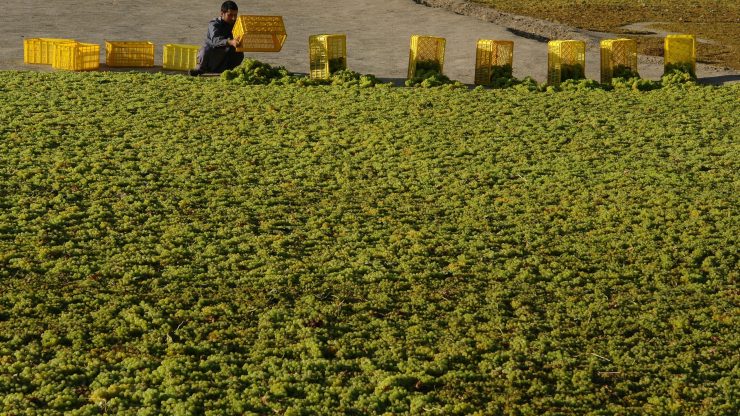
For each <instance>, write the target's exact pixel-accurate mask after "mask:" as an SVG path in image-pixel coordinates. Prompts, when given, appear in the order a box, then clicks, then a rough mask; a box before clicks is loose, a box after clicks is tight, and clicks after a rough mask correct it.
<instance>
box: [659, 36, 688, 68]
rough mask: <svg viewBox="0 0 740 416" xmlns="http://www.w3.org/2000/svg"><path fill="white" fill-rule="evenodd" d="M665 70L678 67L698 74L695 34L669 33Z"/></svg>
mask: <svg viewBox="0 0 740 416" xmlns="http://www.w3.org/2000/svg"><path fill="white" fill-rule="evenodd" d="M663 60H664V65H665V71H666V72H667V71H670V70H671V69H674V68H678V69H681V70H686V71H688V72H689V73H690V74H691V75H694V76H696V38H695V37H694V35H668V36H666V38H665V52H664V57H663Z"/></svg>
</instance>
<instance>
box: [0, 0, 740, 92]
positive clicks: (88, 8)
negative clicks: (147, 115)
mask: <svg viewBox="0 0 740 416" xmlns="http://www.w3.org/2000/svg"><path fill="white" fill-rule="evenodd" d="M417 1H420V2H423V3H427V4H428V5H430V6H436V7H428V6H427V5H424V4H417ZM239 3H241V4H240V7H241V10H240V13H242V14H266V15H271V14H276V15H282V16H283V17H284V21H285V25H286V30H287V32H288V39H287V41H286V43H285V45H284V47H283V50H282V51H281V52H279V53H256V54H250V55H251V56H253V57H255V58H256V59H259V60H262V61H265V62H269V63H271V64H277V65H284V66H286V67H287V68H288V69H289V70H291V71H294V72H303V73H305V72H307V71H308V36H309V35H312V34H320V33H345V34H347V48H348V65H349V67H350V68H351V69H354V70H355V71H358V72H362V73H372V74H375V75H377V76H379V77H381V78H384V79H394V80H397V81H400V80H402V79H403V78H405V75H406V67H407V65H408V49H409V38H410V36H411V35H413V34H428V35H435V36H442V37H445V38H446V39H447V54H446V62H445V73H446V74H447V75H448V76H450V77H451V78H453V79H457V80H460V81H462V82H465V83H472V82H473V71H474V66H475V43H476V41H477V40H478V39H500V40H513V41H514V42H515V49H514V75H515V76H517V77H524V76H527V75H530V76H532V77H534V78H535V79H537V80H540V81H543V80H544V79H545V76H546V69H547V46H546V43H545V42H544V41H543V37H545V38H547V37H548V36H547V34H550V35H553V34H554V35H557V36H555V37H557V38H564V37H567V38H579V39H584V40H587V41H588V42H589V44H590V45H591V46H590V48H589V50H588V52H587V61H586V72H587V75H588V76H589V77H590V78H593V79H598V78H599V63H598V62H599V51H598V47H597V46H596V45H597V41H598V39H599V38H600V37H606V36H607V35H606V34H594V33H591V32H585V31H579V30H576V29H571V28H567V27H565V26H562V25H556V24H552V23H549V22H543V21H538V20H536V19H530V18H526V17H521V16H512V15H507V14H503V13H499V12H496V11H491V10H490V9H489V10H481V9H480V6H475V5H471V4H468V3H466V2H464V1H456V0H453V1H450V0H424V1H422V0H367V1H357V0H333V1H326V0H301V1H297V0H293V1H268V0H250V1H248V2H247V1H241V2H240V1H237V4H239ZM220 4H221V0H217V1H206V2H204V1H202V0H171V1H167V2H165V1H155V2H144V1H140V0H97V1H92V0H55V1H53V2H48V1H44V0H25V1H23V2H14V3H13V5H12V6H6V7H4V8H3V9H4V10H3V14H2V15H0V69H3V70H4V69H31V70H42V71H47V70H51V69H50V68H49V67H45V66H37V65H24V64H23V38H24V37H61V38H74V39H77V40H80V41H83V42H92V43H99V44H101V45H102V44H103V41H104V40H148V41H152V42H154V43H155V45H156V51H155V64H156V65H161V60H162V45H163V44H165V43H186V44H200V43H201V41H202V38H203V36H204V34H205V30H206V25H207V23H208V21H209V20H210V19H211V18H213V17H214V16H216V15H218V8H219V6H220ZM476 7H477V8H476ZM492 16H493V17H492ZM490 20H493V22H491V21H490ZM507 28H511V29H512V30H509V29H507ZM515 33H516V34H515ZM543 33H544V34H545V36H542V34H543ZM101 61H102V62H104V61H105V57H104V52H103V51H101ZM103 68H105V67H104V66H103ZM639 70H640V73H641V74H642V75H643V76H644V77H646V78H652V79H657V78H658V77H659V76H660V74H661V73H662V59H661V58H655V57H641V58H640V67H639ZM697 72H698V75H699V76H700V77H703V78H704V79H705V80H706V81H708V82H728V81H732V80H740V72H739V71H731V70H724V69H718V68H713V67H708V66H705V65H699V67H698V69H697Z"/></svg>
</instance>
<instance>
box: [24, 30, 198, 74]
mask: <svg viewBox="0 0 740 416" xmlns="http://www.w3.org/2000/svg"><path fill="white" fill-rule="evenodd" d="M198 48H199V47H198V46H195V45H177V44H167V45H164V56H163V59H162V67H163V68H164V69H173V70H188V69H192V68H194V67H195V60H196V55H197V54H198ZM23 62H24V63H26V64H42V65H51V66H52V68H54V69H67V70H72V71H90V70H96V69H98V68H99V67H100V45H97V44H93V43H82V42H77V41H75V40H72V39H53V38H33V39H25V40H24V41H23ZM105 63H106V65H108V66H109V67H130V68H132V67H135V68H146V67H153V66H154V44H153V43H152V42H138V41H134V42H129V41H106V42H105Z"/></svg>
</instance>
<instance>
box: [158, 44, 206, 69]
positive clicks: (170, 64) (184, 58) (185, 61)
mask: <svg viewBox="0 0 740 416" xmlns="http://www.w3.org/2000/svg"><path fill="white" fill-rule="evenodd" d="M198 49H200V47H199V46H196V45H177V44H173V43H168V44H167V45H164V52H163V54H162V68H163V69H173V70H176V71H187V70H189V69H194V68H195V66H196V64H197V63H196V58H197V57H198Z"/></svg>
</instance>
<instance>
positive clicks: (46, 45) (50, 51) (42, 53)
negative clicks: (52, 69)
mask: <svg viewBox="0 0 740 416" xmlns="http://www.w3.org/2000/svg"><path fill="white" fill-rule="evenodd" d="M70 42H72V43H74V42H75V41H74V40H72V39H57V38H30V39H23V63H24V64H43V65H51V63H52V61H53V60H54V46H55V45H57V44H60V43H70Z"/></svg>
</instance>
